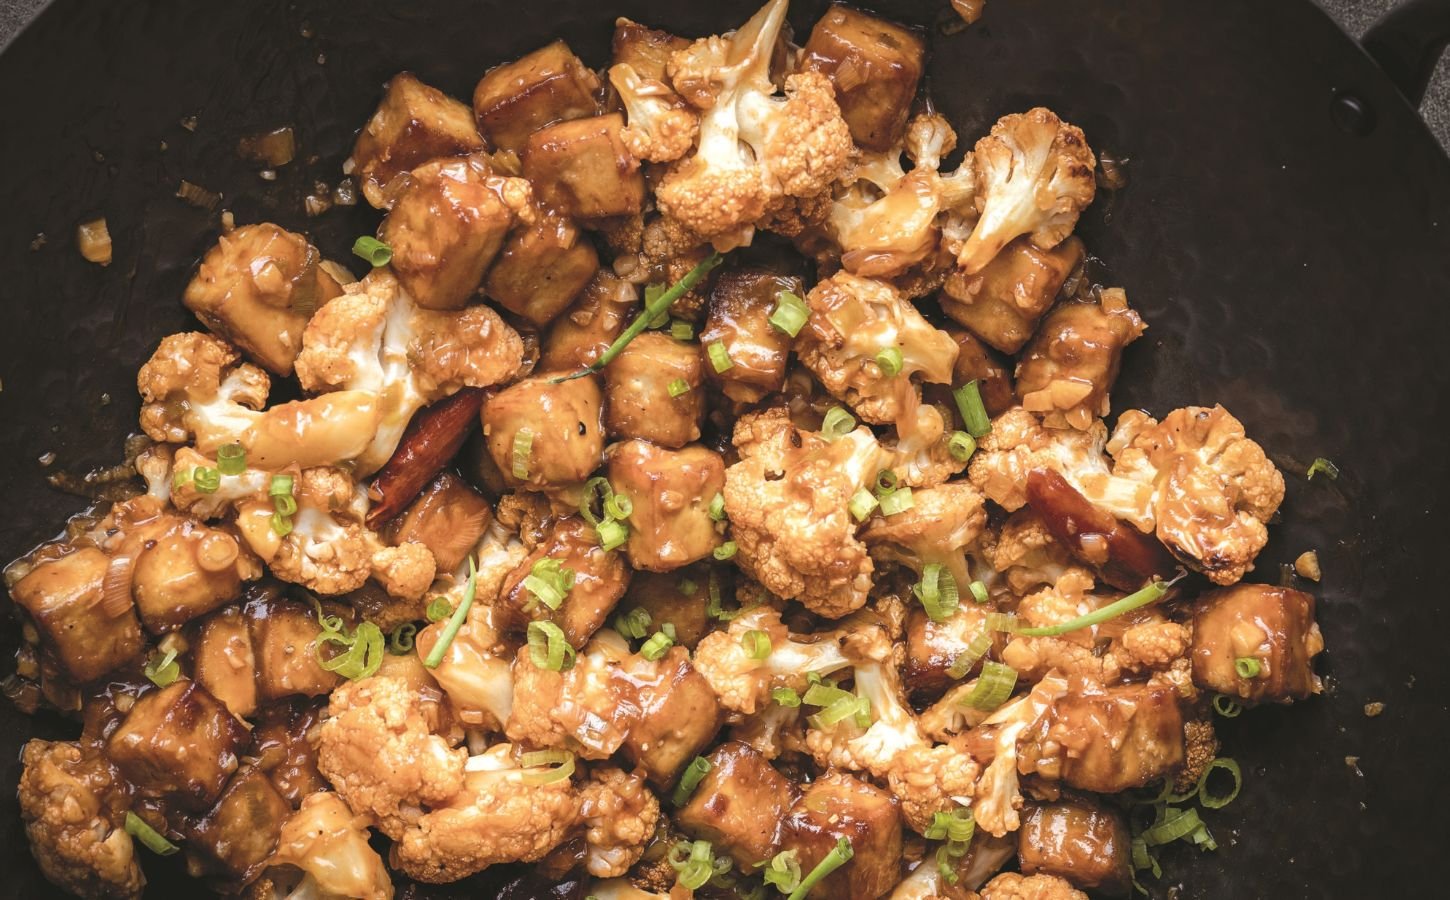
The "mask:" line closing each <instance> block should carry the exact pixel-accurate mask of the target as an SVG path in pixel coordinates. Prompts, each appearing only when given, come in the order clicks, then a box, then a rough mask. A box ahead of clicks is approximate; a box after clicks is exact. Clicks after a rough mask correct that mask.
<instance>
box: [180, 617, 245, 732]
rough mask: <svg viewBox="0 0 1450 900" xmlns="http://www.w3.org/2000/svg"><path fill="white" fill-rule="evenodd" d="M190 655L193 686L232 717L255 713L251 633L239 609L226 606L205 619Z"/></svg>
mask: <svg viewBox="0 0 1450 900" xmlns="http://www.w3.org/2000/svg"><path fill="white" fill-rule="evenodd" d="M191 652H192V668H193V670H194V671H195V673H196V680H197V683H199V684H200V685H201V686H202V687H204V688H206V689H207V692H208V693H210V694H211V695H212V696H213V697H215V698H217V699H218V700H220V701H221V702H222V703H223V704H224V705H225V706H226V708H227V709H228V710H230V711H231V713H232V715H234V716H237V717H239V718H240V717H244V716H250V715H251V714H252V713H254V712H256V711H257V675H256V669H257V662H256V656H255V655H254V654H253V653H252V631H251V628H250V627H249V626H248V625H247V620H246V617H244V616H243V615H242V611H241V609H240V608H239V607H236V606H228V607H227V608H225V609H223V610H220V611H218V612H217V613H216V614H214V615H212V616H211V617H210V618H208V619H207V620H206V622H205V623H204V624H203V625H202V626H201V633H200V634H199V635H197V638H196V641H195V643H193V644H192V648H191Z"/></svg>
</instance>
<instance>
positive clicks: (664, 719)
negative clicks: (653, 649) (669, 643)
mask: <svg viewBox="0 0 1450 900" xmlns="http://www.w3.org/2000/svg"><path fill="white" fill-rule="evenodd" d="M637 665H638V668H637V669H634V670H633V671H630V672H629V673H628V674H626V675H625V680H626V681H627V682H628V683H629V686H630V688H631V689H632V692H633V698H632V699H633V700H634V703H635V705H636V707H637V708H638V709H639V718H638V719H637V720H636V721H635V722H634V724H632V725H631V726H630V728H629V732H628V733H627V734H626V735H625V738H624V743H623V744H622V745H621V746H620V750H621V751H623V753H624V755H625V756H626V757H627V758H628V759H629V760H630V761H631V762H632V763H634V764H635V765H636V766H638V767H639V768H641V769H643V770H644V773H645V777H646V778H648V779H649V781H650V783H651V784H653V785H654V786H655V787H657V788H664V787H666V786H668V785H670V784H673V783H674V781H675V779H676V778H677V777H679V774H680V772H681V771H682V770H683V769H684V768H685V766H686V765H688V764H689V762H690V760H692V759H694V758H695V757H696V756H697V755H698V754H699V753H700V751H701V750H703V749H705V747H706V745H708V744H709V743H710V742H711V741H712V740H714V739H715V734H716V733H717V732H718V731H719V730H720V725H721V723H722V722H723V721H724V713H723V711H722V710H721V709H720V704H719V701H717V700H716V699H715V692H714V691H713V690H711V689H710V682H708V681H706V680H705V676H703V675H701V674H700V673H699V672H696V671H695V667H694V666H692V665H690V654H689V653H688V652H687V651H686V650H685V648H684V647H671V648H670V651H669V652H668V653H666V654H665V655H664V656H663V657H661V658H660V659H659V660H658V661H656V662H647V661H644V662H641V663H639V664H637Z"/></svg>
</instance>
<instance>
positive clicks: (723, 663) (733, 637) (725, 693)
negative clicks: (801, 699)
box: [691, 606, 850, 715]
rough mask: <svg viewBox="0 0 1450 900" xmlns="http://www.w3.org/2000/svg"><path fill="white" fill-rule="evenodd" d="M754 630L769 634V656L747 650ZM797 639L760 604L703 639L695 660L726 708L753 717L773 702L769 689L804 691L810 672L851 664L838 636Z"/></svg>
mask: <svg viewBox="0 0 1450 900" xmlns="http://www.w3.org/2000/svg"><path fill="white" fill-rule="evenodd" d="M751 631H763V632H765V633H766V634H767V635H769V636H770V655H769V656H767V657H766V658H765V659H753V658H752V657H751V656H750V654H749V652H747V650H746V649H745V646H744V643H743V641H744V637H745V635H746V634H747V633H748V632H751ZM795 637H796V636H792V635H791V634H790V632H789V631H788V630H787V629H786V627H785V625H783V624H782V623H781V621H780V611H779V610H777V609H775V608H773V607H770V606H758V607H756V608H755V609H751V610H747V611H745V612H743V613H741V614H740V615H738V616H736V617H735V618H734V619H732V620H731V621H730V625H729V627H728V628H726V629H725V630H724V631H712V632H710V633H709V634H707V635H705V636H704V637H703V638H701V640H700V643H699V645H697V646H696V647H695V655H694V657H693V658H692V659H691V662H693V663H694V666H695V671H697V672H699V673H700V674H701V675H703V676H704V677H705V680H706V681H707V682H709V684H710V689H711V690H713V691H714V692H715V696H716V697H717V698H718V699H719V700H720V705H721V706H722V707H724V708H725V709H728V710H732V711H734V712H738V713H744V714H745V715H753V714H754V713H755V712H756V711H757V710H759V709H761V708H762V707H764V706H765V705H766V704H767V703H768V702H769V701H770V691H771V689H773V688H779V687H788V688H791V689H792V690H794V691H796V692H797V693H801V692H804V691H805V689H806V687H807V682H806V679H807V676H808V675H809V674H810V673H815V674H817V675H821V676H825V675H829V674H831V673H832V672H835V671H837V670H840V669H843V668H845V667H846V666H848V665H850V660H849V659H847V658H846V655H845V654H844V653H843V652H842V651H841V642H840V635H839V634H837V633H835V632H831V633H828V634H826V635H815V636H814V637H815V638H816V640H815V641H814V642H812V643H807V642H805V641H800V640H796V639H795Z"/></svg>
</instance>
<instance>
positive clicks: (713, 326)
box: [700, 269, 806, 403]
mask: <svg viewBox="0 0 1450 900" xmlns="http://www.w3.org/2000/svg"><path fill="white" fill-rule="evenodd" d="M782 291H787V292H790V293H792V294H795V295H796V296H797V297H800V298H802V299H804V297H805V295H806V293H805V285H804V284H802V282H801V280H800V279H799V278H792V277H790V276H786V275H777V274H775V273H774V272H768V271H765V270H763V269H736V270H732V271H729V272H724V273H721V274H720V276H719V277H717V278H716V279H715V287H714V288H713V289H712V290H711V291H710V305H709V309H708V311H707V312H706V315H705V327H704V328H703V329H701V331H700V346H702V347H704V346H708V345H709V344H714V343H719V344H721V345H722V346H723V347H724V348H725V352H726V353H728V354H730V368H728V369H726V370H725V371H723V372H717V371H715V367H714V366H711V367H710V368H709V370H708V372H707V374H708V375H709V376H710V377H711V378H712V379H714V380H715V381H716V382H717V383H718V384H719V385H720V389H721V390H722V391H723V392H724V393H725V396H727V397H729V398H730V399H731V400H736V401H738V402H741V403H754V402H756V401H758V400H760V399H761V398H762V397H764V396H765V395H766V394H769V393H772V392H774V391H778V390H780V389H781V387H782V386H783V385H784V384H785V369H786V363H787V362H788V361H789V359H790V350H791V337H790V335H788V334H786V333H785V332H783V331H780V330H779V329H777V328H776V327H775V326H774V325H771V324H770V314H771V312H772V311H773V310H774V309H775V306H776V303H777V298H778V297H779V296H780V294H781V292H782Z"/></svg>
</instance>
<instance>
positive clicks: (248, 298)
mask: <svg viewBox="0 0 1450 900" xmlns="http://www.w3.org/2000/svg"><path fill="white" fill-rule="evenodd" d="M321 262H322V254H321V253H319V252H318V250H317V248H316V247H314V246H312V244H310V243H308V241H307V238H305V237H303V236H302V235H300V234H294V233H292V232H290V231H287V230H285V229H283V228H280V227H278V226H276V225H273V224H271V223H270V222H264V223H262V224H260V225H244V226H242V227H241V228H238V229H236V230H234V231H231V232H229V233H227V234H223V235H222V236H221V237H220V238H218V239H217V244H216V246H215V247H213V248H211V249H210V250H208V251H207V253H206V256H204V257H202V260H201V265H200V266H199V267H198V268H197V270H196V275H195V277H193V278H192V279H191V283H190V284H188V285H187V286H186V293H185V294H183V295H182V298H181V300H182V302H183V303H185V304H186V308H187V309H189V310H191V311H192V312H193V313H195V314H196V317H197V318H198V319H201V321H202V323H203V324H205V325H206V327H207V328H209V329H211V330H212V331H213V332H215V333H216V334H219V335H221V336H222V337H224V338H226V339H227V340H229V341H231V342H232V343H233V344H236V345H237V346H238V347H240V348H242V350H244V351H246V353H247V355H248V356H249V357H251V358H252V359H253V360H255V361H256V362H257V364H258V365H260V366H262V367H263V368H265V369H267V370H268V371H270V372H273V373H275V374H277V375H291V374H292V363H293V362H295V361H296V359H297V354H298V353H299V352H301V350H302V330H303V329H304V328H306V327H307V320H308V319H309V318H311V316H312V312H313V310H316V309H318V308H319V307H321V306H322V305H323V304H324V303H326V302H327V301H329V300H331V299H332V298H333V297H336V296H338V295H339V294H341V293H342V285H340V284H338V283H337V281H336V279H334V278H333V277H332V276H331V275H329V274H328V273H327V271H326V270H325V269H323V268H322V266H321V265H320V263H321Z"/></svg>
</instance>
